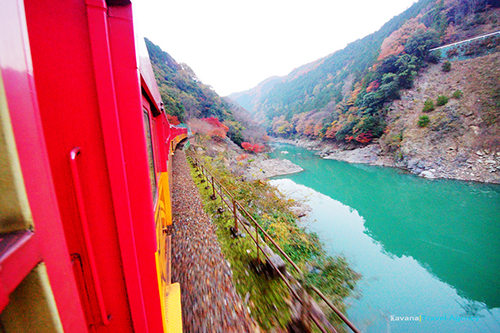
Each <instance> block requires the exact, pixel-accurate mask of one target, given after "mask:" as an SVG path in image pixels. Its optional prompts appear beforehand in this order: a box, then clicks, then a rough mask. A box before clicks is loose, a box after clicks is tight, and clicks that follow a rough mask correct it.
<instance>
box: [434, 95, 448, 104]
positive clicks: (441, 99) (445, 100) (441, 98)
mask: <svg viewBox="0 0 500 333" xmlns="http://www.w3.org/2000/svg"><path fill="white" fill-rule="evenodd" d="M446 103H448V97H446V96H444V95H439V96H438V98H437V100H436V104H437V105H438V106H442V105H445V104H446Z"/></svg>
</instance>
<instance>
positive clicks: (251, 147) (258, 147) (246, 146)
mask: <svg viewBox="0 0 500 333" xmlns="http://www.w3.org/2000/svg"><path fill="white" fill-rule="evenodd" d="M241 147H242V148H243V149H245V150H247V151H251V152H254V153H260V152H261V151H262V149H263V148H264V146H263V145H259V144H258V143H255V144H251V143H250V142H242V143H241Z"/></svg>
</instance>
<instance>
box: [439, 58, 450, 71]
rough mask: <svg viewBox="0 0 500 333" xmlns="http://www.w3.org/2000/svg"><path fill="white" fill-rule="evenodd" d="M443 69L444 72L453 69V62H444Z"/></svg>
mask: <svg viewBox="0 0 500 333" xmlns="http://www.w3.org/2000/svg"><path fill="white" fill-rule="evenodd" d="M441 69H442V70H443V72H449V71H451V62H450V61H449V60H446V61H445V62H444V63H443V66H441Z"/></svg>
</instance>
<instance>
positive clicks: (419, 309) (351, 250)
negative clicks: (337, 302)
mask: <svg viewBox="0 0 500 333" xmlns="http://www.w3.org/2000/svg"><path fill="white" fill-rule="evenodd" d="M275 147H276V148H277V149H276V151H275V152H273V153H272V154H271V155H272V156H271V157H274V158H281V159H284V158H286V159H288V160H291V161H292V162H293V163H295V164H298V165H300V166H301V167H302V168H304V170H305V171H303V172H301V173H298V174H293V175H288V176H281V177H275V178H273V180H271V183H272V184H273V185H275V186H277V187H278V188H279V189H280V190H281V191H282V192H284V193H287V194H288V195H290V196H292V197H296V198H300V199H302V200H305V201H306V203H307V204H308V205H309V206H311V207H312V208H313V211H312V212H311V213H310V214H309V216H308V218H307V219H306V221H304V222H303V223H304V224H305V226H306V228H307V229H308V230H310V231H313V232H316V233H317V234H318V235H319V237H320V239H321V240H322V242H323V243H324V245H325V249H326V251H327V253H328V254H330V255H337V254H342V255H344V256H345V257H346V258H347V259H348V260H349V262H350V263H351V266H352V267H353V268H354V270H356V271H357V272H358V273H361V275H362V278H361V280H360V281H358V286H357V289H356V291H355V295H354V296H353V297H351V298H349V299H348V300H347V303H348V304H349V309H348V316H349V318H350V320H352V321H353V322H354V324H355V325H356V326H358V328H359V329H361V330H362V331H363V332H478V333H483V332H497V333H498V332H500V186H499V185H490V184H481V183H473V182H462V181H454V180H429V179H423V178H419V177H417V176H415V175H412V174H408V173H406V172H404V171H402V170H399V169H392V168H383V167H376V166H368V165H363V164H349V163H345V162H340V161H335V160H324V159H321V158H320V157H318V156H316V155H314V152H310V151H308V150H306V149H303V148H299V147H295V146H291V145H283V144H276V145H275ZM282 151H288V152H289V153H288V154H286V155H285V154H282V153H281V152H282Z"/></svg>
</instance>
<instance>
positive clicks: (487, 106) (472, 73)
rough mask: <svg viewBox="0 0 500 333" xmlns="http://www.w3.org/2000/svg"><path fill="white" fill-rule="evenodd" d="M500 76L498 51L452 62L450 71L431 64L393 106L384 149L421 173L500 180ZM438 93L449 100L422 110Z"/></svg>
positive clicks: (389, 113) (410, 168) (492, 180)
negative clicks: (424, 118) (421, 121)
mask: <svg viewBox="0 0 500 333" xmlns="http://www.w3.org/2000/svg"><path fill="white" fill-rule="evenodd" d="M499 77H500V53H494V54H490V55H487V56H483V57H478V58H474V59H467V60H461V61H455V62H452V68H451V70H450V71H449V72H443V70H442V66H441V65H437V64H436V65H432V66H429V67H428V68H426V69H425V71H423V73H422V74H421V75H420V76H419V77H418V78H417V80H416V82H415V87H414V88H413V89H410V90H407V91H405V92H404V93H403V94H402V96H401V99H400V100H398V101H395V102H394V103H393V105H391V107H390V108H389V110H388V113H387V119H388V123H389V126H388V127H387V129H386V133H385V135H384V136H383V137H382V138H381V140H380V144H381V146H382V149H383V151H384V152H385V154H386V155H389V156H393V157H394V158H395V160H396V162H397V163H398V165H400V166H402V167H405V168H407V169H409V170H410V171H412V172H414V173H417V174H420V173H421V172H423V171H425V170H427V171H428V172H427V175H429V176H435V177H444V178H455V179H466V180H476V181H486V182H497V183H498V182H500V121H499V120H500V81H499V80H498V78H499ZM438 96H446V97H447V98H448V99H449V100H448V102H447V103H446V104H445V105H442V106H438V105H436V106H435V109H434V110H432V111H428V112H423V111H422V110H423V107H424V102H425V101H426V100H428V99H431V100H434V101H436V100H437V98H438ZM453 96H455V98H454V97H453ZM422 116H427V117H428V118H429V123H428V125H426V126H425V127H420V126H419V125H418V122H419V118H420V117H422ZM429 170H430V171H429ZM424 175H425V174H424Z"/></svg>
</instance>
